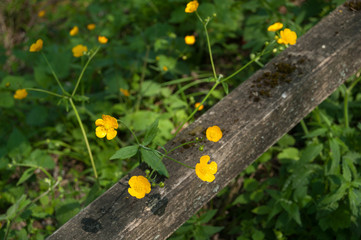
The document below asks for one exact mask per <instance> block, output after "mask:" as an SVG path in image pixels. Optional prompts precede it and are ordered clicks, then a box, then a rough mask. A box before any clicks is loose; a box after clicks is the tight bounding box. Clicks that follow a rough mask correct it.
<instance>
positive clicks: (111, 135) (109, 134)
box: [107, 128, 117, 140]
mask: <svg viewBox="0 0 361 240" xmlns="http://www.w3.org/2000/svg"><path fill="white" fill-rule="evenodd" d="M116 136H117V131H115V130H114V129H113V128H110V129H108V131H107V139H108V140H112V139H113V138H115V137H116Z"/></svg>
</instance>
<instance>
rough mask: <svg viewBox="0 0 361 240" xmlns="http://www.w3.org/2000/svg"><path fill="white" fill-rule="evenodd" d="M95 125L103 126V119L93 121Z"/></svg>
mask: <svg viewBox="0 0 361 240" xmlns="http://www.w3.org/2000/svg"><path fill="white" fill-rule="evenodd" d="M95 126H104V120H103V119H97V120H96V121H95Z"/></svg>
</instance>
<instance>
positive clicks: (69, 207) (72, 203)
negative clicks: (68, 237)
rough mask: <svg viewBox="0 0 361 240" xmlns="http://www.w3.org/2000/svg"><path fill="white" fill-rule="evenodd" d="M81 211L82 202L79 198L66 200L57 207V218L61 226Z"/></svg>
mask: <svg viewBox="0 0 361 240" xmlns="http://www.w3.org/2000/svg"><path fill="white" fill-rule="evenodd" d="M79 211H80V203H79V202H78V201H77V200H74V199H69V200H65V201H64V202H61V203H60V205H58V206H57V207H56V210H55V213H56V220H58V223H59V225H60V226H61V225H63V224H64V223H66V222H67V221H68V220H69V219H70V218H72V217H74V216H75V215H76V214H77V213H78V212H79Z"/></svg>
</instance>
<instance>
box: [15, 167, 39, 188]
mask: <svg viewBox="0 0 361 240" xmlns="http://www.w3.org/2000/svg"><path fill="white" fill-rule="evenodd" d="M34 171H35V168H28V169H26V170H25V171H24V173H23V175H21V177H20V179H19V181H18V182H17V183H16V186H19V185H20V184H22V183H23V182H25V181H26V180H28V179H29V178H30V177H31V176H32V175H33V174H34Z"/></svg>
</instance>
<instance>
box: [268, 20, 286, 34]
mask: <svg viewBox="0 0 361 240" xmlns="http://www.w3.org/2000/svg"><path fill="white" fill-rule="evenodd" d="M282 28H283V23H280V22H276V23H274V24H272V25H271V26H269V27H268V28H267V31H269V32H276V31H278V30H280V29H282Z"/></svg>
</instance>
